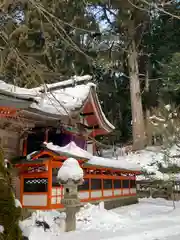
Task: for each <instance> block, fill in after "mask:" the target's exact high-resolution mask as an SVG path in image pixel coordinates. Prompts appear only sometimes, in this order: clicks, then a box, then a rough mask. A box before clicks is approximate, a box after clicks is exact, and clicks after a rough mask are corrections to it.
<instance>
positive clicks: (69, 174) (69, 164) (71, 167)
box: [57, 158, 84, 182]
mask: <svg viewBox="0 0 180 240" xmlns="http://www.w3.org/2000/svg"><path fill="white" fill-rule="evenodd" d="M83 175H84V173H83V170H82V168H81V167H80V165H79V163H78V161H77V160H76V159H74V158H68V159H67V160H66V161H64V163H63V165H62V167H61V168H60V169H59V171H58V175H57V179H58V180H62V181H65V182H66V181H67V180H68V179H72V180H75V181H79V180H81V179H83Z"/></svg>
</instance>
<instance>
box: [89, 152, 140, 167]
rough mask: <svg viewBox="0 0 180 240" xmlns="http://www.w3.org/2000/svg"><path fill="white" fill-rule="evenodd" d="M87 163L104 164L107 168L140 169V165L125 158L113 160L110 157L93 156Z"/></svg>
mask: <svg viewBox="0 0 180 240" xmlns="http://www.w3.org/2000/svg"><path fill="white" fill-rule="evenodd" d="M87 164H90V165H95V166H102V167H107V168H117V169H125V170H131V171H140V170H141V169H140V166H138V165H137V164H135V163H129V162H127V161H126V160H124V159H121V160H113V159H110V158H103V157H97V156H93V157H92V158H91V159H90V160H89V161H88V162H87Z"/></svg>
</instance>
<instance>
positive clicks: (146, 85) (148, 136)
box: [145, 59, 152, 146]
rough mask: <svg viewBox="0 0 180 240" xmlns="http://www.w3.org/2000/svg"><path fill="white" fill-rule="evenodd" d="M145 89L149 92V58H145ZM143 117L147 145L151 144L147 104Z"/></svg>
mask: <svg viewBox="0 0 180 240" xmlns="http://www.w3.org/2000/svg"><path fill="white" fill-rule="evenodd" d="M145 91H146V92H147V93H148V92H149V59H147V64H146V76H145ZM145 119H146V121H145V122H146V124H145V127H146V143H147V145H148V146H151V145H152V129H151V125H150V122H149V119H150V109H149V106H146V109H145Z"/></svg>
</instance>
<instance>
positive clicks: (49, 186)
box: [47, 159, 52, 209]
mask: <svg viewBox="0 0 180 240" xmlns="http://www.w3.org/2000/svg"><path fill="white" fill-rule="evenodd" d="M47 197H48V202H47V205H48V209H51V198H52V159H49V164H48V196H47Z"/></svg>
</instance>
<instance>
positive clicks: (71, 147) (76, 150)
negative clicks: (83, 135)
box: [44, 141, 92, 159]
mask: <svg viewBox="0 0 180 240" xmlns="http://www.w3.org/2000/svg"><path fill="white" fill-rule="evenodd" d="M44 144H45V146H46V147H47V148H48V149H49V150H52V151H55V152H58V153H61V154H62V153H65V154H69V155H72V156H76V157H79V158H84V159H90V158H91V157H92V154H91V153H89V152H87V151H86V150H84V149H82V148H80V147H78V146H77V145H76V143H75V142H73V141H71V142H70V143H69V144H67V145H66V146H64V147H60V146H58V145H54V144H53V143H44Z"/></svg>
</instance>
